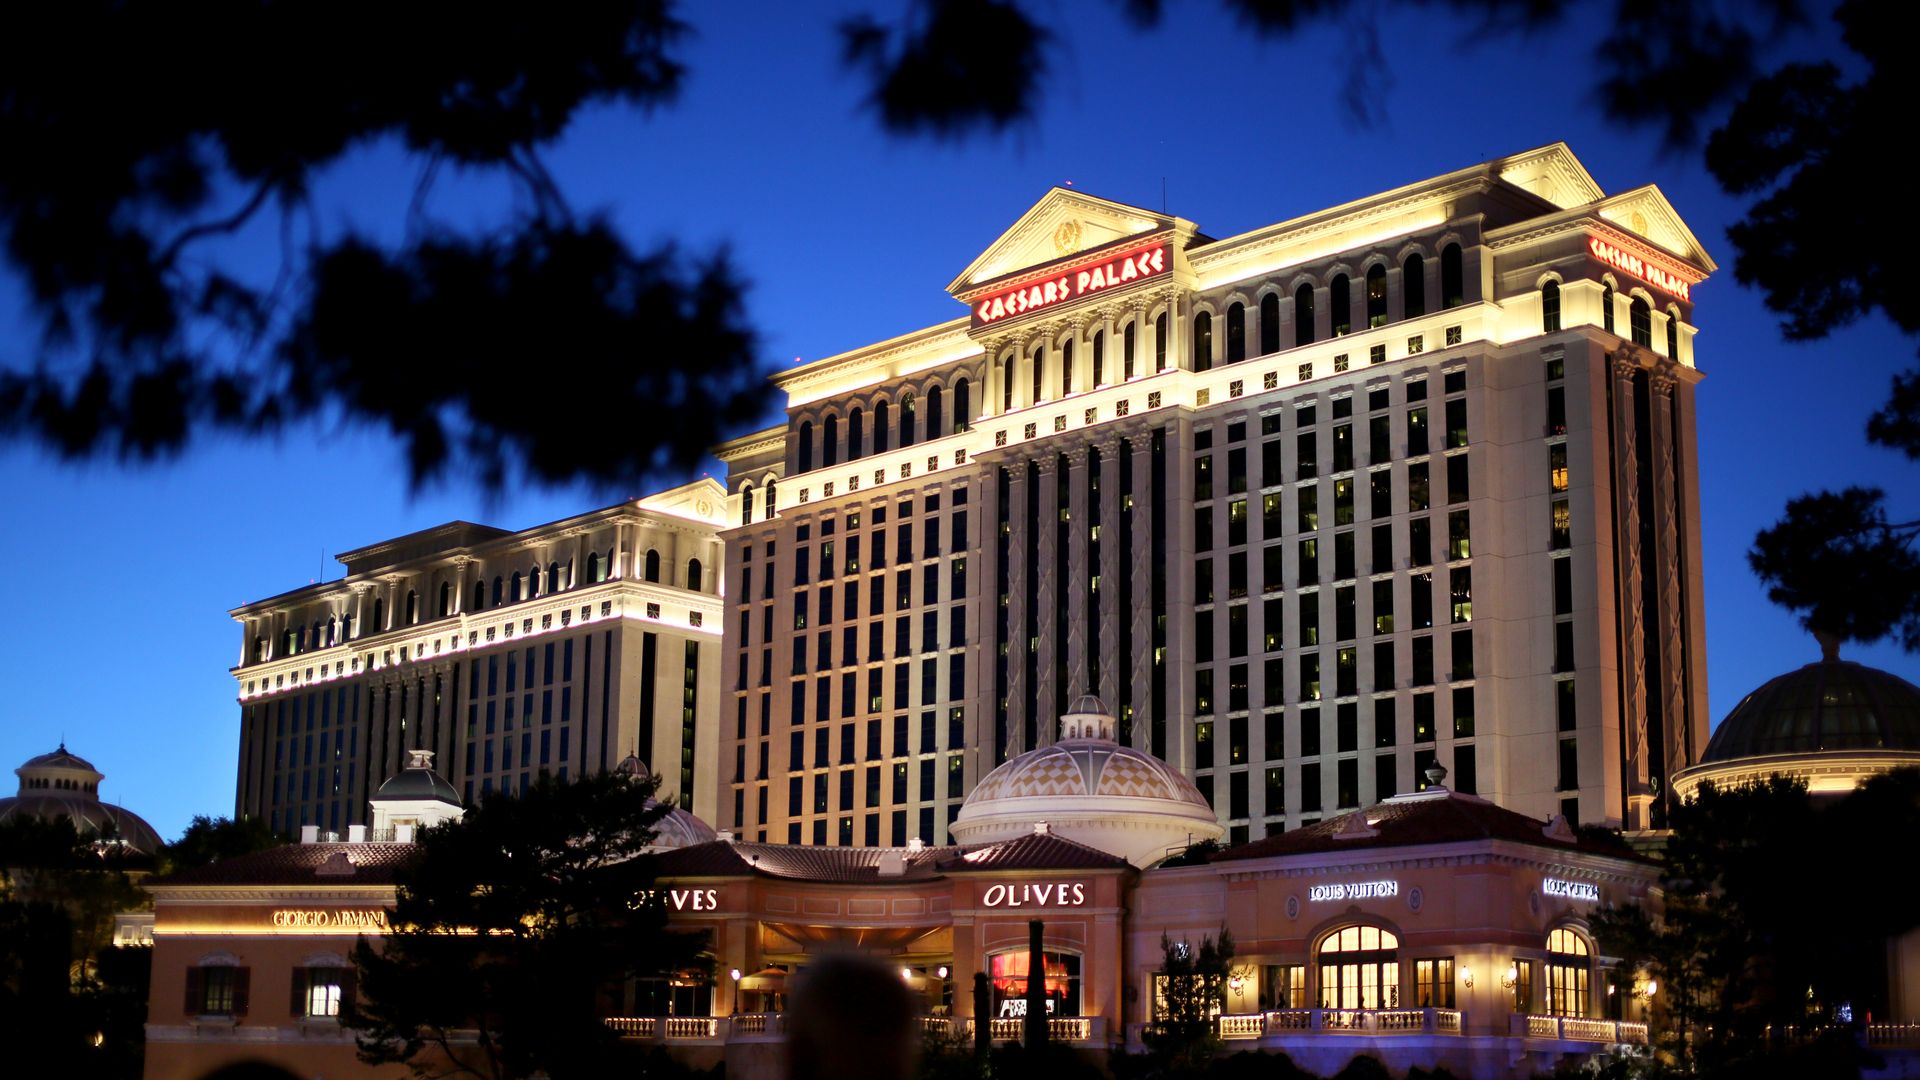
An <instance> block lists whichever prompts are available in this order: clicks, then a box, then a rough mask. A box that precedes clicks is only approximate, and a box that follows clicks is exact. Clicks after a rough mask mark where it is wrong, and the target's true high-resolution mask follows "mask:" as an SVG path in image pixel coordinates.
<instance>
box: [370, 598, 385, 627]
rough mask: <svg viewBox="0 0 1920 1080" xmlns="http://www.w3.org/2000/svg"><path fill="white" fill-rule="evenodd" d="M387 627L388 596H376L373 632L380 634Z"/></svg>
mask: <svg viewBox="0 0 1920 1080" xmlns="http://www.w3.org/2000/svg"><path fill="white" fill-rule="evenodd" d="M386 628H387V598H386V597H384V596H377V597H374V600H373V632H374V633H376V634H378V633H380V632H381V631H383V630H385V629H386Z"/></svg>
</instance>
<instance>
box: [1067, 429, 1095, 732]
mask: <svg viewBox="0 0 1920 1080" xmlns="http://www.w3.org/2000/svg"><path fill="white" fill-rule="evenodd" d="M1087 450H1088V447H1087V446H1086V445H1084V444H1082V445H1080V446H1075V447H1073V448H1072V449H1070V450H1068V451H1067V452H1066V457H1067V468H1068V473H1067V516H1068V518H1069V520H1068V522H1067V576H1066V580H1064V581H1062V582H1060V585H1059V587H1060V588H1062V589H1064V590H1066V594H1067V640H1066V649H1067V697H1068V700H1069V701H1071V700H1072V698H1073V696H1074V695H1076V694H1085V693H1088V692H1090V691H1091V690H1092V689H1093V686H1092V683H1091V682H1090V681H1089V680H1088V677H1087V667H1088V656H1087V620H1088V619H1089V618H1090V617H1092V616H1093V615H1094V614H1095V613H1094V612H1091V611H1088V610H1087V608H1088V602H1089V597H1088V595H1087V583H1088V577H1089V576H1090V575H1091V574H1093V573H1095V572H1096V571H1095V569H1094V568H1093V567H1091V566H1089V565H1088V563H1087V529H1088V528H1089V527H1090V522H1091V521H1092V515H1091V514H1089V513H1088V510H1087V499H1088V497H1089V495H1088V491H1087V485H1088V470H1087ZM1058 704H1059V705H1061V706H1062V707H1065V706H1066V705H1067V704H1068V702H1066V701H1063V702H1058Z"/></svg>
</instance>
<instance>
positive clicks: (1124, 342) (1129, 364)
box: [955, 322, 1134, 430]
mask: <svg viewBox="0 0 1920 1080" xmlns="http://www.w3.org/2000/svg"><path fill="white" fill-rule="evenodd" d="M1133 339H1134V328H1133V324H1132V323H1131V322H1129V323H1128V324H1127V328H1126V331H1125V332H1124V333H1122V334H1121V335H1120V377H1121V378H1122V379H1131V378H1133ZM955 430H958V429H957V428H956V429H955Z"/></svg>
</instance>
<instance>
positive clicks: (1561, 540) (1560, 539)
mask: <svg viewBox="0 0 1920 1080" xmlns="http://www.w3.org/2000/svg"><path fill="white" fill-rule="evenodd" d="M1572 546H1573V510H1572V509H1571V508H1570V507H1569V506H1568V504H1567V500H1565V499H1555V500H1553V524H1552V528H1551V530H1550V535H1549V537H1548V541H1547V547H1548V549H1549V550H1552V551H1565V550H1566V549H1568V548H1570V547H1572Z"/></svg>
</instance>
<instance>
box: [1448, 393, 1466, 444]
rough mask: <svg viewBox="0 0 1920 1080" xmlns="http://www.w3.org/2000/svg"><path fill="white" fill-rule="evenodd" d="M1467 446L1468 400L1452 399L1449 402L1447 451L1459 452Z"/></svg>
mask: <svg viewBox="0 0 1920 1080" xmlns="http://www.w3.org/2000/svg"><path fill="white" fill-rule="evenodd" d="M1465 445H1467V399H1465V398H1452V399H1449V400H1448V401H1447V449H1449V450H1458V449H1460V448H1461V447H1463V446H1465Z"/></svg>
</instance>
